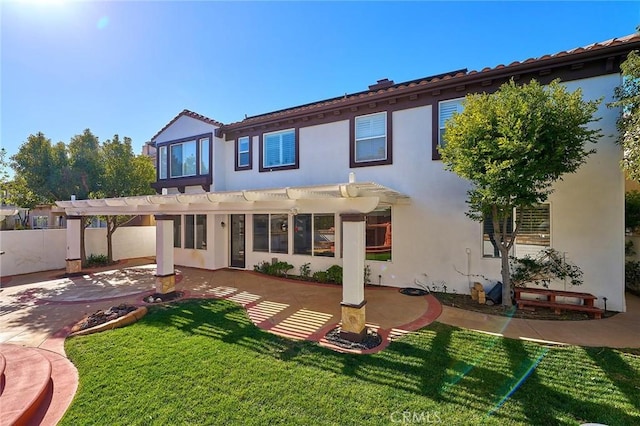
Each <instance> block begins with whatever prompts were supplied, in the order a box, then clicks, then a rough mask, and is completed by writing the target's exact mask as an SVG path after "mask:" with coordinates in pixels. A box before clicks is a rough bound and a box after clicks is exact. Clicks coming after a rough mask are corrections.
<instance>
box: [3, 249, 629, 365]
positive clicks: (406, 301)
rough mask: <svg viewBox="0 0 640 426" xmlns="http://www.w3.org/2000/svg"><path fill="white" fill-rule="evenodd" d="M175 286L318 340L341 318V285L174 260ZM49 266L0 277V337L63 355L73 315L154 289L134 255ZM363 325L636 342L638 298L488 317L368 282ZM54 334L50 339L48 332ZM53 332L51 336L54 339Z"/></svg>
mask: <svg viewBox="0 0 640 426" xmlns="http://www.w3.org/2000/svg"><path fill="white" fill-rule="evenodd" d="M178 271H179V282H178V284H177V288H178V289H179V290H182V291H185V293H186V297H191V298H204V297H217V298H226V299H229V300H232V301H234V302H237V303H239V304H241V305H242V306H244V307H245V308H246V309H247V312H248V315H249V317H250V318H251V319H252V321H253V322H254V323H255V324H256V325H258V326H260V327H261V328H263V329H267V330H269V331H271V332H273V333H276V334H280V335H284V336H287V337H292V338H299V339H308V340H316V341H318V340H321V339H320V337H321V335H324V333H325V332H326V331H327V330H329V329H331V328H332V327H334V326H335V325H336V324H337V323H338V322H339V321H340V301H341V296H342V293H341V288H340V287H338V286H332V285H319V284H310V283H303V282H296V281H289V280H281V279H276V278H272V277H267V276H264V275H259V274H255V273H253V272H247V271H235V270H218V271H209V270H201V269H195V268H185V267H179V268H178ZM63 273H64V271H48V272H41V273H35V274H28V275H20V276H15V277H11V278H10V279H3V285H2V287H3V288H2V289H1V290H0V319H1V321H0V324H1V326H0V343H14V344H20V345H25V346H32V347H40V346H42V345H46V346H47V347H48V348H49V349H52V350H54V351H56V352H58V353H61V354H63V355H64V348H63V346H62V344H63V342H64V336H65V335H66V331H67V330H68V329H69V327H70V326H71V325H73V324H74V323H75V322H76V321H78V320H80V319H82V318H83V317H84V316H85V315H88V314H91V313H93V312H95V311H96V310H99V309H106V308H108V307H110V306H113V305H114V304H118V303H131V304H136V305H140V304H143V302H142V298H143V297H144V296H145V295H148V294H151V293H153V291H154V277H153V275H154V273H155V264H153V263H150V259H146V258H143V259H133V260H129V261H126V262H124V263H122V264H121V265H120V267H119V269H117V270H104V271H97V272H93V273H91V274H88V275H84V276H80V277H75V278H71V279H70V278H63V277H62V275H63ZM365 298H366V299H367V301H368V303H367V306H366V309H367V320H368V323H369V326H370V327H372V328H374V329H379V330H380V331H381V332H382V333H384V336H385V337H387V338H388V340H390V339H391V338H392V337H394V336H397V335H402V334H405V333H407V332H409V331H412V330H415V329H417V328H420V327H423V326H425V325H427V324H428V323H429V322H431V321H433V320H434V319H435V318H436V317H437V321H439V322H442V323H445V324H449V325H453V326H457V327H463V328H469V329H473V330H478V331H483V332H488V333H495V334H500V335H503V336H505V337H511V338H523V339H529V340H534V341H535V340H539V341H545V342H552V343H562V344H571V345H579V346H607V347H618V348H621V347H634V348H637V347H640V298H639V297H636V296H632V295H627V310H628V312H626V313H621V314H618V315H615V316H613V317H611V318H606V319H602V320H591V321H543V320H528V319H518V318H506V317H498V316H491V315H486V314H482V313H477V312H470V311H466V310H462V309H457V308H452V307H448V306H444V307H442V312H441V311H440V309H441V308H440V307H439V306H438V303H437V302H436V301H435V300H434V299H433V298H430V297H427V298H425V297H408V296H404V295H402V294H400V293H398V291H397V289H393V288H386V287H367V289H366V292H365ZM52 337H53V339H51V338H52ZM56 337H57V339H56Z"/></svg>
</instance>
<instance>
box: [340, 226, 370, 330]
mask: <svg viewBox="0 0 640 426" xmlns="http://www.w3.org/2000/svg"><path fill="white" fill-rule="evenodd" d="M340 217H341V218H342V236H343V240H342V247H343V254H342V303H341V305H342V328H341V331H340V337H342V338H344V339H347V340H351V341H353V342H360V341H362V340H363V339H364V337H365V336H366V334H367V328H366V326H365V305H366V304H367V301H366V300H364V258H365V229H366V224H365V216H364V214H341V215H340Z"/></svg>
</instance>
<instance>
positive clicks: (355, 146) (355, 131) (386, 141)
mask: <svg viewBox="0 0 640 426" xmlns="http://www.w3.org/2000/svg"><path fill="white" fill-rule="evenodd" d="M374 115H384V158H373V159H367V160H358V142H361V141H367V140H371V139H378V138H380V137H381V136H369V137H365V138H358V119H361V118H366V117H372V116H374ZM387 119H388V117H387V111H381V112H374V113H372V114H365V115H359V116H357V117H355V118H354V120H353V126H354V128H353V135H354V136H353V139H354V144H353V149H354V153H353V160H354V162H356V163H371V162H373V161H386V160H387V157H388V155H389V154H388V152H389V138H388V132H389V129H388V126H387Z"/></svg>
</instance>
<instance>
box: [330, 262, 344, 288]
mask: <svg viewBox="0 0 640 426" xmlns="http://www.w3.org/2000/svg"><path fill="white" fill-rule="evenodd" d="M327 280H329V282H332V283H336V284H342V266H340V265H333V266H331V267H329V269H327Z"/></svg>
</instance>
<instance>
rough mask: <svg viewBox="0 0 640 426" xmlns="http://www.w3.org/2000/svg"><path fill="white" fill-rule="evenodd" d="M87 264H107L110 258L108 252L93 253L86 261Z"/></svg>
mask: <svg viewBox="0 0 640 426" xmlns="http://www.w3.org/2000/svg"><path fill="white" fill-rule="evenodd" d="M85 263H86V266H89V267H91V266H106V265H108V264H109V259H108V258H107V255H106V254H91V255H89V257H88V258H87V261H86V262H85Z"/></svg>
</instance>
